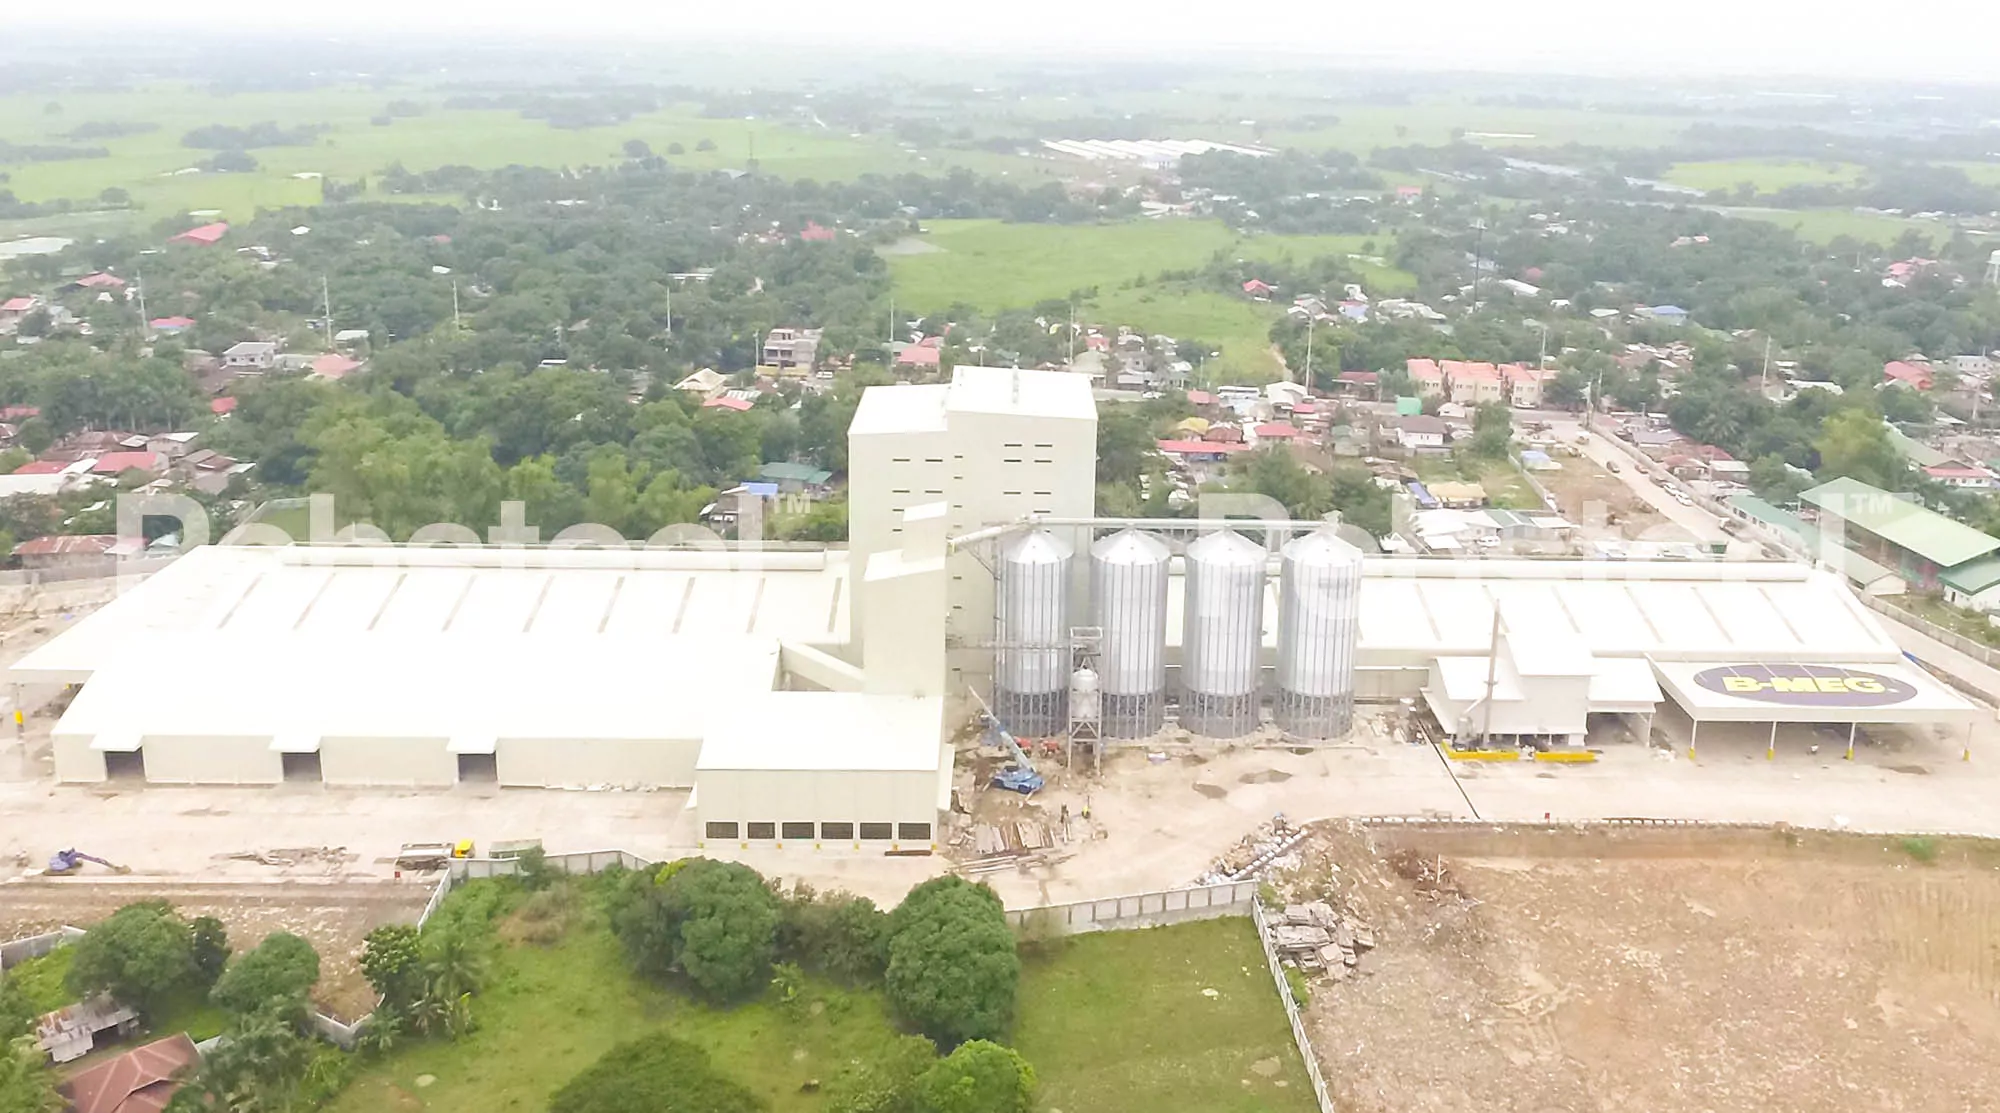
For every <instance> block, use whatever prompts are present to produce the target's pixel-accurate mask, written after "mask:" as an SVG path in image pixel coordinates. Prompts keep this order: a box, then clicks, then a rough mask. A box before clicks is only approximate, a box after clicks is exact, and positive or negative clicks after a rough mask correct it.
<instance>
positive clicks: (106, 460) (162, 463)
mask: <svg viewBox="0 0 2000 1113" xmlns="http://www.w3.org/2000/svg"><path fill="white" fill-rule="evenodd" d="M166 469H167V462H166V460H164V459H162V458H161V456H160V454H159V453H157V452H107V453H105V454H104V455H102V456H99V457H98V458H97V463H95V464H92V465H91V466H90V470H91V471H92V472H93V473H95V474H97V475H123V474H125V473H126V472H128V471H133V470H137V471H143V472H162V471H165V470H166Z"/></svg>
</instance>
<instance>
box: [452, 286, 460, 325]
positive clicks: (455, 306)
mask: <svg viewBox="0 0 2000 1113" xmlns="http://www.w3.org/2000/svg"><path fill="white" fill-rule="evenodd" d="M461 328H462V326H461V325H460V324H459V322H458V279H456V278H454V279H452V280H451V331H453V332H458V331H460V329H461Z"/></svg>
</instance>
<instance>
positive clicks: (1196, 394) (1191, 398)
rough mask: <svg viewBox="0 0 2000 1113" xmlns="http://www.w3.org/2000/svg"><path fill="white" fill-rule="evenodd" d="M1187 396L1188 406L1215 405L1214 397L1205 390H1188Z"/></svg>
mask: <svg viewBox="0 0 2000 1113" xmlns="http://www.w3.org/2000/svg"><path fill="white" fill-rule="evenodd" d="M1187 394H1188V405H1190V406H1213V405H1215V395H1213V394H1210V393H1209V392H1207V391H1205V390H1190V391H1188V392H1187Z"/></svg>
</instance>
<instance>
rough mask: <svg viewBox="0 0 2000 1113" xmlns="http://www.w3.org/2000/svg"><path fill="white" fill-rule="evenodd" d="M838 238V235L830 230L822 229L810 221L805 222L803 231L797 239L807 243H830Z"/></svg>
mask: <svg viewBox="0 0 2000 1113" xmlns="http://www.w3.org/2000/svg"><path fill="white" fill-rule="evenodd" d="M839 238H840V233H838V232H835V231H834V230H833V229H831V228H822V227H820V226H819V225H818V224H817V223H815V222H814V221H810V220H808V221H806V227H805V231H803V232H800V233H799V239H801V240H804V241H805V242H807V243H832V242H833V241H834V240H836V239H839Z"/></svg>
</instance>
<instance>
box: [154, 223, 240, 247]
mask: <svg viewBox="0 0 2000 1113" xmlns="http://www.w3.org/2000/svg"><path fill="white" fill-rule="evenodd" d="M228 232H229V225H227V224H224V223H222V222H220V221H217V222H216V223H214V224H204V225H202V226H201V227H199V228H190V229H188V230H187V231H185V232H182V233H181V234H180V235H178V236H173V237H170V238H169V239H168V240H167V242H168V243H191V244H196V245H199V246H201V247H208V246H211V245H213V244H215V243H217V242H219V241H221V239H222V237H223V236H224V235H226V234H227V233H228Z"/></svg>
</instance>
